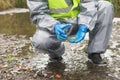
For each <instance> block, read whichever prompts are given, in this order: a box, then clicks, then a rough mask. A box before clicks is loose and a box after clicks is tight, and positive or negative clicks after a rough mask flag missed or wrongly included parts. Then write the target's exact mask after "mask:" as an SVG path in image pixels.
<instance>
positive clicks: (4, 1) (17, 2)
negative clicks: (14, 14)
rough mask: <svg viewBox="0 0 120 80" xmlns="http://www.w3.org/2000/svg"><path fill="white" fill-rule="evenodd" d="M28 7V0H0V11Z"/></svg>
mask: <svg viewBox="0 0 120 80" xmlns="http://www.w3.org/2000/svg"><path fill="white" fill-rule="evenodd" d="M14 7H17V8H22V7H26V0H0V10H5V9H9V8H14Z"/></svg>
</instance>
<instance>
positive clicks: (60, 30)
mask: <svg viewBox="0 0 120 80" xmlns="http://www.w3.org/2000/svg"><path fill="white" fill-rule="evenodd" d="M70 27H71V24H60V23H57V24H56V25H55V26H54V32H55V34H56V36H57V39H58V40H61V41H63V40H66V39H67V35H66V31H65V30H67V29H68V28H70Z"/></svg>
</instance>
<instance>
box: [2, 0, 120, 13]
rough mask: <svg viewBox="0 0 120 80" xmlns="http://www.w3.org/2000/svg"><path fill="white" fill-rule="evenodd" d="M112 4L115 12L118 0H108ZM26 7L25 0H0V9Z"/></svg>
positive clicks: (118, 7) (118, 6)
mask: <svg viewBox="0 0 120 80" xmlns="http://www.w3.org/2000/svg"><path fill="white" fill-rule="evenodd" d="M108 1H110V2H111V3H112V4H113V5H114V9H115V14H119V12H120V0H108ZM15 7H17V8H23V7H26V0H0V10H5V9H9V8H15Z"/></svg>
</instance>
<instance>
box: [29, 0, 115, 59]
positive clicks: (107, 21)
mask: <svg viewBox="0 0 120 80" xmlns="http://www.w3.org/2000/svg"><path fill="white" fill-rule="evenodd" d="M47 1H48V0H27V5H28V7H29V9H30V18H31V20H32V22H33V23H34V24H36V32H35V34H34V36H33V37H32V39H31V42H32V44H33V46H34V47H35V48H37V49H41V50H45V51H48V53H49V55H50V57H59V56H61V55H62V54H63V53H64V51H65V47H64V44H62V43H61V41H59V40H58V39H57V38H56V35H55V33H54V31H53V28H54V25H55V24H56V23H57V22H61V23H71V24H72V25H73V26H74V27H73V29H72V31H71V34H72V33H73V34H74V33H76V31H77V29H78V24H85V25H87V27H88V29H89V43H88V48H87V53H88V54H92V53H102V52H105V51H106V49H107V45H108V41H109V38H110V34H111V31H112V19H113V12H114V11H113V5H112V4H111V3H110V2H108V1H104V0H81V2H80V4H79V7H80V13H79V14H78V15H77V16H76V17H75V18H68V19H65V20H64V19H60V20H56V19H55V18H53V17H52V16H50V15H49V11H50V10H49V7H48V2H47ZM65 1H66V3H68V5H70V4H71V2H70V1H72V0H65Z"/></svg>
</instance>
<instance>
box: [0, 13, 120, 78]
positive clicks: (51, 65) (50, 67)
mask: <svg viewBox="0 0 120 80" xmlns="http://www.w3.org/2000/svg"><path fill="white" fill-rule="evenodd" d="M34 32H35V26H34V25H33V24H32V23H31V22H30V20H29V13H19V14H8V15H0V80H120V65H119V64H120V33H119V32H120V23H118V24H116V25H114V27H113V32H112V36H111V39H110V43H109V48H108V50H107V51H106V53H105V54H104V55H102V57H103V58H104V59H105V60H106V61H107V62H108V64H107V66H97V65H94V64H92V63H91V62H90V61H88V58H87V54H86V53H85V49H86V46H87V42H88V37H86V38H85V40H84V41H83V42H81V43H79V44H70V43H68V42H64V44H65V47H66V51H65V54H64V55H63V61H62V62H50V61H49V57H48V55H47V54H44V53H42V52H37V51H35V50H34V49H33V48H32V46H31V44H30V40H29V37H30V36H32V35H33V33H34Z"/></svg>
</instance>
